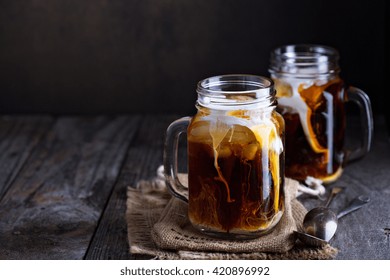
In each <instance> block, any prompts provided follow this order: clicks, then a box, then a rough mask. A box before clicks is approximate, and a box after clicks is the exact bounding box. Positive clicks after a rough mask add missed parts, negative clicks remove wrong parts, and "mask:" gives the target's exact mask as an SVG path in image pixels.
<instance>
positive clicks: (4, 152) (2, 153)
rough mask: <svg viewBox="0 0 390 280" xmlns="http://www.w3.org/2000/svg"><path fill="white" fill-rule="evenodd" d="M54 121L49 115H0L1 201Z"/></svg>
mask: <svg viewBox="0 0 390 280" xmlns="http://www.w3.org/2000/svg"><path fill="white" fill-rule="evenodd" d="M53 123H54V119H53V118H51V117H49V116H1V117H0V201H1V198H2V197H3V196H4V194H5V193H6V192H7V190H8V188H9V186H10V185H11V183H12V182H13V181H14V180H15V178H16V176H17V174H18V173H19V171H20V169H21V168H22V166H23V164H24V163H25V161H26V159H27V158H28V157H29V155H30V153H31V151H32V150H33V149H34V148H35V146H36V145H37V143H38V142H39V141H40V139H41V138H42V137H43V135H44V134H45V133H46V132H47V131H48V130H49V128H50V127H51V126H52V125H53Z"/></svg>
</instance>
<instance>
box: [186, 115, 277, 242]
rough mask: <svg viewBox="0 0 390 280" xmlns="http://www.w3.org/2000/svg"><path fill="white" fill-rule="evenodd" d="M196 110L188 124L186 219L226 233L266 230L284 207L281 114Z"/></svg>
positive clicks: (200, 226) (199, 225)
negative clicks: (261, 114) (187, 205)
mask: <svg viewBox="0 0 390 280" xmlns="http://www.w3.org/2000/svg"><path fill="white" fill-rule="evenodd" d="M198 110H199V111H200V112H199V113H198V115H197V116H196V117H195V118H194V119H193V121H192V122H191V124H190V126H189V128H188V163H189V166H188V170H189V173H188V179H189V186H190V189H189V211H188V215H189V218H190V220H191V222H192V224H193V225H195V226H196V227H197V228H199V229H201V230H202V231H205V232H219V233H226V234H227V235H228V234H235V235H240V234H242V235H250V234H251V233H258V232H266V231H267V229H270V228H272V227H273V226H274V225H275V223H277V222H278V221H279V219H280V216H281V214H282V213H283V207H284V201H283V197H284V196H283V189H282V186H283V185H284V176H283V166H284V163H283V161H284V156H283V155H284V154H283V151H284V147H283V141H282V139H283V130H284V123H283V119H282V118H281V116H280V115H279V114H277V113H276V112H273V113H272V112H269V113H268V114H269V117H265V116H260V115H259V116H253V115H251V112H250V111H247V112H245V111H236V112H235V111H227V112H226V111H225V112H214V113H208V112H205V111H207V110H205V109H202V108H199V109H198ZM252 113H253V112H252ZM255 114H258V113H255ZM230 236H234V235H230Z"/></svg>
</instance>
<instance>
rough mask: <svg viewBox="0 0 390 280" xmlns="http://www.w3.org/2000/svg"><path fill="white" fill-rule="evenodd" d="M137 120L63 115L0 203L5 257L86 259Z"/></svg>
mask: <svg viewBox="0 0 390 280" xmlns="http://www.w3.org/2000/svg"><path fill="white" fill-rule="evenodd" d="M137 124H138V119H137V118H136V117H62V118H60V119H59V120H58V121H57V122H56V124H55V125H54V126H53V128H52V129H51V130H50V131H49V133H48V134H47V135H46V137H45V138H44V139H43V140H42V141H41V142H40V143H39V144H38V145H37V147H36V149H35V150H34V151H33V153H32V154H31V156H30V158H29V159H28V161H27V162H26V164H25V166H24V167H23V169H22V170H21V172H20V173H19V174H18V176H17V178H16V179H15V181H14V182H13V183H12V185H11V187H10V189H9V191H8V192H7V193H6V195H5V196H4V198H3V199H2V201H1V203H0V244H1V245H0V258H1V259H82V258H83V257H84V255H85V253H86V251H87V248H88V245H89V243H90V241H91V238H92V235H93V233H94V231H95V228H96V225H97V223H98V220H99V218H100V216H101V213H102V210H103V209H104V206H105V204H106V202H107V199H108V197H109V195H110V193H111V191H112V187H113V186H114V183H115V180H116V179H117V176H118V173H119V170H120V168H121V166H122V164H123V161H124V158H125V155H126V151H127V149H128V146H129V144H130V142H131V139H132V137H133V136H134V133H135V131H136V128H137Z"/></svg>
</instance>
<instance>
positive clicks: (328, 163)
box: [275, 78, 345, 182]
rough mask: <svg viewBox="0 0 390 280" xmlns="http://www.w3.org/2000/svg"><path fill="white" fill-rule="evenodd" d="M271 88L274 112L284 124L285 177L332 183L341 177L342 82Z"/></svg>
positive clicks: (342, 133)
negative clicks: (276, 100) (275, 99)
mask: <svg viewBox="0 0 390 280" xmlns="http://www.w3.org/2000/svg"><path fill="white" fill-rule="evenodd" d="M275 85H276V90H277V97H278V98H280V106H279V107H278V110H279V112H280V113H281V114H282V115H283V117H284V120H285V123H286V176H287V177H290V178H294V179H297V180H305V179H306V178H307V177H308V176H312V177H315V178H319V179H321V180H323V181H325V182H328V181H334V180H335V179H336V178H338V177H339V175H340V174H341V171H342V164H343V162H344V156H345V155H344V152H343V145H344V143H343V142H344V132H345V112H344V102H345V101H344V94H343V82H342V80H341V79H339V78H336V79H333V80H330V81H327V82H326V83H321V84H318V83H315V84H312V85H310V86H307V85H305V84H304V83H303V82H302V83H299V81H296V80H295V85H294V84H293V85H291V86H290V87H289V86H288V83H287V82H283V83H281V82H280V81H276V83H275ZM294 87H295V88H294ZM289 91H295V92H298V93H299V97H300V98H301V100H302V101H303V102H304V104H305V105H306V106H302V105H297V100H296V99H294V98H293V97H292V93H291V92H289ZM282 98H283V100H282ZM305 110H306V111H305Z"/></svg>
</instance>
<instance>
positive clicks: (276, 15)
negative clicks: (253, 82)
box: [0, 0, 389, 114]
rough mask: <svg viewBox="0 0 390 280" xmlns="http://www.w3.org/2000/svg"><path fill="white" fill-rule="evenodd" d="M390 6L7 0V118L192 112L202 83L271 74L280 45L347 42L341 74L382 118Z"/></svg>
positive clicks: (1, 6) (1, 22) (3, 37)
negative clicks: (229, 75) (273, 53)
mask: <svg viewBox="0 0 390 280" xmlns="http://www.w3.org/2000/svg"><path fill="white" fill-rule="evenodd" d="M386 5H387V4H386ZM385 10H386V9H385V1H384V0H383V1H374V0H371V1H341V0H327V1H312V0H299V1H288V0H284V1H283V0H272V1H261V0H256V1H245V0H242V1H229V0H204V1H189V0H188V1H184V0H116V1H113V0H57V1H55V0H15V1H6V0H0V113H56V114H84V113H85V114H95V113H145V112H146V113H178V114H191V113H193V112H194V103H195V100H196V93H195V87H196V83H197V82H198V81H199V80H200V79H203V78H206V77H208V76H212V75H219V74H227V73H250V74H258V75H266V76H267V75H268V71H267V67H268V59H269V53H270V51H271V50H272V49H273V48H274V47H276V46H279V45H282V44H290V43H317V44H325V45H330V46H333V47H335V48H337V49H338V50H339V51H340V54H341V61H340V63H341V69H342V72H341V76H342V78H344V80H345V81H346V82H347V83H349V84H352V85H355V86H358V87H360V88H362V89H363V90H365V91H366V92H367V94H368V95H369V96H370V98H371V101H372V105H373V109H374V113H382V112H384V111H385V110H384V108H383V107H384V106H382V104H383V100H384V95H386V94H387V95H388V94H389V93H388V92H385V90H384V89H385V87H384V76H385V75H384V72H385V69H384V68H385V67H384V65H385ZM387 48H388V47H387ZM386 71H388V70H386ZM386 107H388V106H386ZM387 111H389V110H387Z"/></svg>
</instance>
